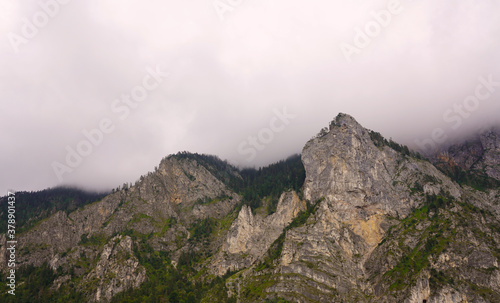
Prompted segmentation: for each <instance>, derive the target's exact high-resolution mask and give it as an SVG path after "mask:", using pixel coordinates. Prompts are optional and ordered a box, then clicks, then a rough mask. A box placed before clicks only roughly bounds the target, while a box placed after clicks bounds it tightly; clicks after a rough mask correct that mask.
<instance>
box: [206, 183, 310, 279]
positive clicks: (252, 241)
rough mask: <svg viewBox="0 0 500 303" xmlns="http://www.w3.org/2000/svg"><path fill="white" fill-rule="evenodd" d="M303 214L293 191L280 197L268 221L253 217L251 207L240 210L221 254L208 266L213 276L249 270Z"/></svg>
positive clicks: (301, 206) (264, 218)
mask: <svg viewBox="0 0 500 303" xmlns="http://www.w3.org/2000/svg"><path fill="white" fill-rule="evenodd" d="M305 210H306V203H305V202H304V201H302V200H300V199H299V197H298V196H297V193H295V192H294V191H291V192H286V193H283V194H282V195H281V197H280V199H279V201H278V206H277V209H276V212H275V213H273V214H271V215H269V216H267V217H262V216H261V215H258V214H257V215H254V214H253V213H252V210H251V209H250V207H248V206H246V205H245V206H243V207H242V208H241V210H240V212H239V214H238V217H237V219H236V220H234V222H233V224H232V225H231V228H230V229H229V232H228V233H227V238H226V241H225V243H224V244H223V245H222V248H221V250H220V251H219V253H218V254H217V255H216V257H215V258H214V259H213V260H211V262H210V263H211V264H210V265H209V266H210V267H211V268H212V272H214V274H216V275H223V274H225V273H226V272H227V271H236V270H241V269H243V268H246V267H248V266H250V265H251V264H252V263H253V262H255V261H256V260H258V259H260V258H262V256H263V255H264V254H265V253H266V252H267V250H268V249H269V247H270V246H271V244H272V243H273V242H274V241H275V240H276V239H277V238H278V237H279V236H280V234H281V233H282V232H283V229H284V228H285V227H286V226H287V225H288V224H290V222H291V221H292V219H293V218H295V217H296V216H297V214H298V213H299V212H301V211H305Z"/></svg>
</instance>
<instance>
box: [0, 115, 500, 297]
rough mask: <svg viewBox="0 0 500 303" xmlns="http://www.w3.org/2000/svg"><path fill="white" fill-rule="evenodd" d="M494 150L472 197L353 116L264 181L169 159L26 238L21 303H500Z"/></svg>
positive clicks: (445, 172)
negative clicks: (34, 302)
mask: <svg viewBox="0 0 500 303" xmlns="http://www.w3.org/2000/svg"><path fill="white" fill-rule="evenodd" d="M490 137H491V136H490V135H489V136H488V137H487V138H490ZM491 138H493V137H491ZM496 138H498V137H496ZM488 140H490V141H488ZM488 140H487V141H485V142H486V143H484V145H483V143H481V146H482V147H483V149H482V153H481V155H480V157H479V158H478V159H482V160H481V161H482V162H481V161H478V160H475V161H474V163H475V164H474V165H471V166H468V167H467V166H464V167H462V166H459V164H457V165H456V166H459V167H461V169H462V170H463V171H464V173H465V174H467V180H468V181H467V182H462V181H463V180H461V179H460V178H457V176H458V177H460V175H457V174H455V172H454V171H453V170H450V169H447V167H449V166H443V165H441V163H443V162H446V163H450V162H451V160H449V161H448V160H447V161H441V162H439V163H438V162H435V161H434V160H433V159H431V161H432V162H434V163H435V164H436V165H434V164H433V163H431V162H430V161H428V160H427V159H424V158H423V157H421V156H420V155H418V154H416V153H414V152H411V151H410V150H409V149H408V148H407V147H405V146H402V145H399V144H397V143H395V142H393V141H392V140H389V141H387V140H385V139H384V138H383V137H382V136H381V135H380V134H378V133H376V132H374V131H371V130H367V129H365V128H363V127H362V126H361V125H360V124H359V123H358V122H357V121H356V120H355V119H354V118H353V117H351V116H349V115H346V114H339V115H338V116H337V117H336V118H335V119H334V120H333V121H332V122H331V123H330V125H329V127H328V128H326V129H323V130H322V131H321V132H320V133H319V134H318V135H317V136H315V137H314V138H313V139H311V140H310V141H309V142H307V143H306V144H305V146H304V148H303V150H302V153H301V155H300V157H298V156H295V157H291V158H289V159H287V160H285V161H281V162H279V163H276V164H274V165H270V166H269V167H266V168H262V169H260V170H239V169H237V168H235V167H233V166H231V165H229V164H228V163H227V162H225V161H222V160H220V159H218V158H217V157H214V156H207V155H198V154H191V153H186V152H184V153H179V154H177V155H171V156H169V157H166V158H164V159H163V160H162V161H161V163H160V164H159V166H158V168H157V169H156V170H155V171H154V172H152V173H149V174H147V175H146V176H142V177H141V178H140V179H139V180H138V181H137V182H136V183H135V184H134V185H133V186H128V185H127V186H124V187H123V188H121V189H119V190H117V191H115V192H113V193H111V194H110V195H107V196H105V197H103V198H102V199H101V200H99V201H97V202H94V203H91V204H88V205H85V206H84V207H82V208H78V209H76V210H74V211H72V212H65V211H58V212H56V213H54V214H52V215H51V216H50V217H48V218H46V219H44V220H42V221H39V222H38V223H37V224H35V225H34V226H32V227H31V228H29V229H27V230H25V231H23V232H22V233H20V234H18V235H17V240H18V245H19V247H18V250H17V252H16V258H17V261H18V262H19V263H18V264H19V265H18V271H17V273H18V277H17V283H18V284H17V285H18V286H17V289H16V291H17V294H16V298H15V299H17V301H16V302H18V301H20V302H23V300H24V301H26V302H33V301H36V302H68V301H69V302H82V301H89V302H109V301H111V302H411V303H413V302H419V303H421V302H500V270H499V268H498V267H499V266H498V262H499V260H500V220H499V218H500V192H499V187H498V185H497V184H496V183H494V182H493V181H492V182H488V183H484V184H482V183H481V184H482V185H481V187H480V188H477V186H476V188H474V187H472V186H470V184H471V183H474V182H476V181H477V180H478V179H479V180H483V179H481V178H483V177H484V178H488V179H487V180H490V179H493V180H498V179H495V176H496V175H495V169H496V168H493V169H491V167H493V165H492V164H494V163H498V161H499V157H498V153H497V151H498V144H497V145H494V144H496V143H494V144H493V145H491V144H492V143H491V142H497V143H498V140H497V139H488ZM495 140H497V141H495ZM481 142H483V141H481ZM488 142H490V143H488ZM484 146H486V147H487V148H484ZM490 146H496V147H495V148H496V150H495V149H492V148H490ZM467 151H468V150H467V149H463V150H462V152H461V153H456V154H452V155H454V157H455V158H456V160H453V161H455V162H454V163H462V162H460V161H459V159H468V158H467V156H464V155H466V154H467ZM458 155H460V157H459V156H458ZM440 157H441V156H440ZM470 157H477V155H476V154H474V155H473V156H472V155H471V156H470ZM436 158H437V157H436ZM441 158H442V157H441ZM451 158H452V157H449V159H451ZM455 158H454V159H455ZM464 163H470V161H469V162H467V161H464ZM478 163H482V164H478ZM475 170H481V171H483V172H485V173H486V176H484V175H480V174H476V173H475ZM476 183H478V182H476ZM479 183H480V182H479ZM1 237H2V241H0V243H2V247H0V250H1V252H2V254H0V258H4V256H5V252H6V246H5V245H4V243H5V240H6V236H5V234H2V236H1ZM0 261H1V262H0V264H1V266H2V267H1V269H2V270H3V271H4V272H6V270H7V267H6V262H5V260H3V259H2V260H0ZM5 276H6V275H5V274H3V275H2V279H3V280H2V283H1V284H2V287H3V288H2V295H3V297H2V300H3V301H5V302H10V301H12V302H14V298H12V296H9V295H7V294H5V293H6V292H7V288H6V286H5V285H6V283H5V282H6V281H5V278H4V277H5ZM4 294H5V295H4Z"/></svg>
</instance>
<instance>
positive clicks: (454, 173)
mask: <svg viewBox="0 0 500 303" xmlns="http://www.w3.org/2000/svg"><path fill="white" fill-rule="evenodd" d="M436 167H437V168H438V169H439V170H440V171H441V172H442V173H444V174H445V175H447V176H448V177H450V178H451V179H452V180H453V181H455V182H457V183H458V184H460V185H467V186H470V187H472V188H474V189H476V190H479V191H486V190H488V189H495V188H499V187H500V181H498V180H496V179H493V178H491V177H489V176H488V175H487V174H486V173H485V172H481V171H471V170H465V169H463V168H461V167H459V166H457V165H453V166H452V165H448V164H444V163H438V164H437V165H436Z"/></svg>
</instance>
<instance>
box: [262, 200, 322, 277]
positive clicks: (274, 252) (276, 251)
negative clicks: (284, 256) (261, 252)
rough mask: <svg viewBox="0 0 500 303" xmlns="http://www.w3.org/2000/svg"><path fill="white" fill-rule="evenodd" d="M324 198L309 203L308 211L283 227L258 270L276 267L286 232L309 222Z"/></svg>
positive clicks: (301, 213)
mask: <svg viewBox="0 0 500 303" xmlns="http://www.w3.org/2000/svg"><path fill="white" fill-rule="evenodd" d="M323 200H324V198H321V199H319V200H318V201H316V203H314V204H310V203H308V204H307V209H306V211H303V212H300V213H299V214H298V215H297V217H295V219H293V221H292V222H290V224H288V226H287V227H285V228H284V229H283V232H282V233H281V235H280V236H279V237H278V239H276V240H274V242H273V244H271V247H270V248H269V250H268V251H267V256H266V257H265V258H264V261H263V262H262V263H261V264H260V265H259V266H257V268H256V270H257V271H261V270H264V269H266V268H274V261H275V260H276V259H278V258H279V257H280V256H281V252H282V250H283V243H284V241H285V235H286V232H287V231H288V230H290V229H292V228H296V227H300V226H302V225H304V224H305V223H306V222H307V219H309V217H310V216H311V214H314V213H315V212H316V209H317V208H318V205H319V203H320V202H321V201H323Z"/></svg>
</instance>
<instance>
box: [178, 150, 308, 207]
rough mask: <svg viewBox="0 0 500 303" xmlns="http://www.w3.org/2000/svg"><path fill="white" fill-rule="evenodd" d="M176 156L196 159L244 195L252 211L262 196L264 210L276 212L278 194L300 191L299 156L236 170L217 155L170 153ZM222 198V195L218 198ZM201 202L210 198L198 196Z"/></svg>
mask: <svg viewBox="0 0 500 303" xmlns="http://www.w3.org/2000/svg"><path fill="white" fill-rule="evenodd" d="M170 157H175V158H177V159H191V160H195V161H197V163H198V164H199V165H202V166H203V167H204V168H206V169H207V170H208V171H210V172H211V173H212V174H213V175H214V176H215V177H216V178H218V179H219V180H221V181H223V182H224V183H225V184H226V185H227V186H229V187H230V188H231V189H233V190H234V191H235V192H237V193H238V194H240V195H241V196H242V197H243V203H244V204H246V205H249V206H250V207H251V208H252V209H253V210H254V209H256V208H258V207H260V206H262V200H263V199H264V198H265V197H268V198H270V203H269V205H268V209H267V212H268V214H272V213H274V212H275V211H276V206H277V205H278V200H279V197H280V195H281V193H283V192H285V191H287V190H295V191H296V192H300V190H301V188H302V185H303V184H304V180H305V177H306V173H305V169H304V165H303V164H302V161H301V159H300V155H294V156H291V157H289V158H288V159H286V160H282V161H279V162H277V163H274V164H271V165H269V166H266V167H262V168H259V169H253V168H245V169H241V170H238V169H236V168H234V167H233V166H231V165H230V164H229V163H227V161H223V160H221V159H219V158H218V157H216V156H211V155H200V154H196V153H194V154H192V153H188V152H180V153H177V154H176V155H173V156H170ZM220 198H224V197H220ZM197 202H198V203H200V204H208V203H211V202H213V200H204V199H200V200H199V201H197Z"/></svg>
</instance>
